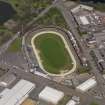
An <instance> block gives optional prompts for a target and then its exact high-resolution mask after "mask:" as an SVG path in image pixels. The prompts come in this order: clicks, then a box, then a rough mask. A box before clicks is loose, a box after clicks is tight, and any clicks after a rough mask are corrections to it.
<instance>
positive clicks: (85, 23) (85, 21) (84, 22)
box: [80, 16, 90, 25]
mask: <svg viewBox="0 0 105 105" xmlns="http://www.w3.org/2000/svg"><path fill="white" fill-rule="evenodd" d="M80 21H81V23H82V24H83V25H88V24H90V22H89V21H88V19H87V17H86V16H80Z"/></svg>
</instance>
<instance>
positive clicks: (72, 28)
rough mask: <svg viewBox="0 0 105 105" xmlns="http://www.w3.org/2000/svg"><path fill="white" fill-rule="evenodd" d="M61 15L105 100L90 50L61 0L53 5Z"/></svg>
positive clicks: (102, 80)
mask: <svg viewBox="0 0 105 105" xmlns="http://www.w3.org/2000/svg"><path fill="white" fill-rule="evenodd" d="M55 6H56V7H57V8H58V9H59V10H60V11H61V12H62V14H63V16H64V18H65V20H66V22H67V24H68V26H69V29H70V31H71V32H72V34H73V35H74V37H75V38H76V40H77V41H78V42H79V45H80V47H81V48H82V51H83V54H84V55H85V57H86V58H87V60H88V61H89V62H90V65H91V66H92V73H93V75H94V76H95V78H96V81H97V84H98V85H97V86H98V87H99V91H100V93H101V95H102V96H103V97H104V98H105V86H104V85H105V80H104V78H103V76H102V75H101V74H100V73H99V70H98V69H97V68H96V66H95V65H94V62H93V61H92V58H91V56H90V54H89V51H90V49H88V48H86V47H85V46H84V43H83V42H82V41H81V37H80V35H79V34H78V31H77V29H76V27H75V21H74V19H73V16H72V14H71V12H70V10H68V9H67V8H66V7H65V6H64V4H63V2H62V0H58V2H56V5H55Z"/></svg>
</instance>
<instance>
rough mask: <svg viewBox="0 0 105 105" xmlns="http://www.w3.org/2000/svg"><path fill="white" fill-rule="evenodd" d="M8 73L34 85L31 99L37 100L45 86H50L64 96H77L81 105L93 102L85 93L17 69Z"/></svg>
mask: <svg viewBox="0 0 105 105" xmlns="http://www.w3.org/2000/svg"><path fill="white" fill-rule="evenodd" d="M10 72H11V73H15V74H16V75H17V76H19V77H20V78H22V79H26V80H29V81H31V82H33V83H35V84H36V89H35V97H33V98H38V94H39V92H40V91H41V90H42V89H43V88H44V87H45V86H50V87H53V88H56V89H58V90H61V91H63V92H64V93H65V94H66V95H72V96H74V95H75V96H79V97H80V99H81V105H82V103H83V105H84V103H85V104H86V103H89V102H91V101H92V100H93V97H92V96H90V95H89V94H87V93H84V94H83V93H80V92H78V91H76V90H75V89H71V88H69V87H67V86H64V85H61V84H58V83H56V82H54V81H51V80H48V79H46V78H43V77H40V76H37V75H34V74H31V73H26V72H24V71H23V70H19V69H17V70H11V71H10Z"/></svg>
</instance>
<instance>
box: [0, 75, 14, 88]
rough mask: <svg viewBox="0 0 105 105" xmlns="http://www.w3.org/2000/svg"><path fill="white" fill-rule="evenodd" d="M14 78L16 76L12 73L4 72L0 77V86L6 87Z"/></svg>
mask: <svg viewBox="0 0 105 105" xmlns="http://www.w3.org/2000/svg"><path fill="white" fill-rule="evenodd" d="M15 80H16V76H15V75H14V74H6V75H4V76H3V77H1V78H0V86H2V87H8V85H10V84H11V83H13V82H14V81H15Z"/></svg>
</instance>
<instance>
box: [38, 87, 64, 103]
mask: <svg viewBox="0 0 105 105" xmlns="http://www.w3.org/2000/svg"><path fill="white" fill-rule="evenodd" d="M63 96H64V93H63V92H61V91H59V90H56V89H53V88H51V87H48V86H46V87H45V88H44V89H43V90H42V92H41V93H40V94H39V98H40V99H41V100H44V101H46V102H50V103H52V104H57V103H58V102H59V101H60V100H61V99H62V98H63Z"/></svg>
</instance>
